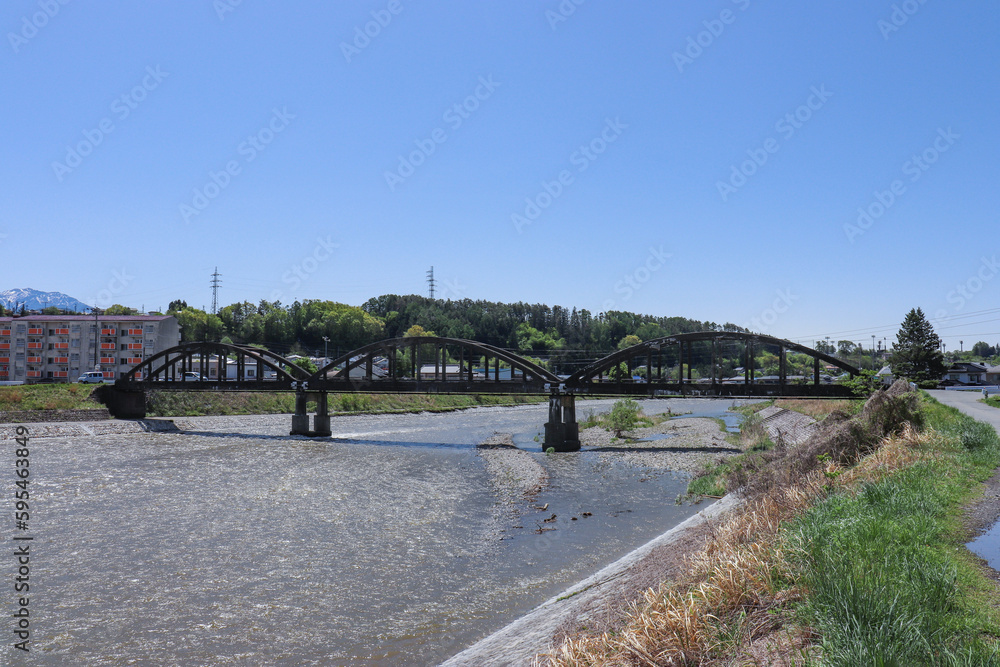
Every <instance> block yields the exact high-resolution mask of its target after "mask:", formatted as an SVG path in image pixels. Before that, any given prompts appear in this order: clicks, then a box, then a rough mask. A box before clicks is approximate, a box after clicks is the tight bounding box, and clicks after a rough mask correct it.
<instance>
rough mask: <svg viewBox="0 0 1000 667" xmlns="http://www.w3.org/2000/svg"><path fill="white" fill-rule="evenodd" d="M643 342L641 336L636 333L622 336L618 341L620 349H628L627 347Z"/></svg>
mask: <svg viewBox="0 0 1000 667" xmlns="http://www.w3.org/2000/svg"><path fill="white" fill-rule="evenodd" d="M641 342H642V339H641V338H639V337H638V336H636V335H635V334H629V335H627V336H625V337H624V338H622V339H621V340H620V341H618V349H619V350H626V349H628V348H630V347H633V346H635V345H638V344H639V343H641Z"/></svg>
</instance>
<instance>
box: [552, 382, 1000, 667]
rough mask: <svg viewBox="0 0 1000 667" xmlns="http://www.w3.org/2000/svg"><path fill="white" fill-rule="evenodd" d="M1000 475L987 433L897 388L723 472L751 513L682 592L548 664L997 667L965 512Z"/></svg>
mask: <svg viewBox="0 0 1000 667" xmlns="http://www.w3.org/2000/svg"><path fill="white" fill-rule="evenodd" d="M998 465H1000V438H998V437H997V433H996V431H995V430H994V429H993V428H992V427H990V426H987V425H983V424H979V423H977V422H975V421H973V420H971V419H969V418H968V417H965V416H964V415H962V414H960V413H959V412H957V411H956V410H953V409H951V408H947V407H944V406H942V405H940V404H938V403H937V402H936V401H934V400H932V399H930V398H929V397H927V396H926V395H921V396H920V397H918V396H917V395H915V394H913V393H910V392H903V390H902V388H901V387H896V388H894V389H893V391H892V392H891V393H890V394H889V395H887V394H880V395H877V396H876V397H875V398H874V399H872V400H871V401H869V402H868V403H867V404H866V405H865V407H864V409H863V410H861V411H860V412H859V413H858V414H857V415H855V416H854V417H853V418H848V416H847V415H846V414H844V413H835V414H833V415H831V416H829V417H827V419H826V420H824V425H823V426H822V428H821V429H820V431H819V432H818V433H817V434H816V436H815V437H814V438H812V439H811V440H809V441H808V442H806V443H804V444H802V445H799V446H797V447H788V448H785V447H780V446H778V447H774V446H771V447H770V448H765V447H761V448H760V449H758V450H757V451H751V452H748V453H747V455H745V456H744V457H743V461H742V463H741V465H740V466H739V467H733V468H730V469H729V470H727V471H725V473H724V474H720V475H718V476H717V480H718V483H719V484H720V485H721V486H723V487H725V488H726V489H728V490H733V489H736V488H742V489H743V492H744V494H745V495H746V505H745V507H744V508H743V509H741V510H739V511H737V512H735V513H734V516H733V517H732V518H731V519H730V520H729V521H728V523H726V524H724V525H722V526H719V527H718V528H717V529H716V530H715V531H714V533H713V535H712V537H711V538H710V540H709V542H708V544H707V545H706V547H705V549H704V550H703V551H701V552H700V553H698V554H695V555H694V557H693V559H692V560H691V565H690V568H689V569H688V571H687V573H686V574H685V575H684V576H682V577H680V578H679V579H678V581H673V582H665V583H664V584H663V585H661V586H660V587H658V588H657V589H651V590H649V591H648V592H647V593H646V594H645V597H644V599H643V600H640V601H639V603H638V605H637V606H636V607H635V608H634V609H633V610H632V611H631V612H629V613H627V614H625V615H624V616H623V617H622V619H621V620H620V622H619V623H618V624H617V626H616V627H615V628H614V630H612V631H608V632H605V633H601V634H597V635H587V634H583V635H578V636H575V637H572V638H571V639H569V640H568V641H567V642H566V643H565V644H564V645H563V647H562V648H561V649H560V651H559V652H557V653H556V654H554V655H553V656H551V657H550V664H554V665H566V666H569V665H602V664H678V665H695V664H719V665H722V664H776V663H780V664H792V663H794V664H800V665H801V664H813V665H969V666H972V665H998V664H1000V614H998V611H997V610H998V608H1000V594H998V589H997V586H996V584H994V583H993V582H992V581H990V580H989V579H988V578H987V577H986V575H985V574H984V572H983V571H982V569H981V568H980V566H979V565H978V562H977V559H976V558H975V557H974V556H972V554H970V553H969V552H968V550H967V549H966V548H965V547H964V542H965V541H966V539H967V532H966V530H965V529H964V528H963V516H964V510H963V508H964V506H965V505H966V504H967V503H969V502H970V501H971V500H972V499H974V498H975V497H977V495H980V494H981V493H982V484H981V483H982V482H983V481H984V480H986V479H987V478H989V477H990V476H991V475H992V474H993V471H994V470H995V468H996V467H997V466H998Z"/></svg>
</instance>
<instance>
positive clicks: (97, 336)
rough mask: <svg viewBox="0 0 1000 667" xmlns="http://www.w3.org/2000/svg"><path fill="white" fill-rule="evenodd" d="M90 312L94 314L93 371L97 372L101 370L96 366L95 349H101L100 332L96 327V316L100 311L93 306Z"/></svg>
mask: <svg viewBox="0 0 1000 667" xmlns="http://www.w3.org/2000/svg"><path fill="white" fill-rule="evenodd" d="M91 310H92V311H93V313H94V370H95V371H99V370H101V367H100V366H98V365H97V349H98V348H99V347H101V346H100V342H101V330H100V329H99V328H98V326H97V315H98V313H99V312H100V310H101V309H100V308H97V307H96V306H95V307H94V308H91Z"/></svg>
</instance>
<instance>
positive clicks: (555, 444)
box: [543, 394, 580, 452]
mask: <svg viewBox="0 0 1000 667" xmlns="http://www.w3.org/2000/svg"><path fill="white" fill-rule="evenodd" d="M550 447H551V448H552V449H554V450H555V451H557V452H578V451H580V425H579V424H577V423H576V396H574V395H573V394H552V395H551V396H550V397H549V421H548V422H546V423H545V446H544V447H543V449H549V448H550Z"/></svg>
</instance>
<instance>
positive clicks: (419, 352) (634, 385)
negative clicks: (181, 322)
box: [107, 331, 860, 451]
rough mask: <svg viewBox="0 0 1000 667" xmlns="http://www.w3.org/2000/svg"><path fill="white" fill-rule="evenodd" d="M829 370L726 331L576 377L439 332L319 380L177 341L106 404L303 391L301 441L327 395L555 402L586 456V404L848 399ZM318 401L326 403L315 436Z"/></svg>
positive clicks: (555, 413) (254, 353)
mask: <svg viewBox="0 0 1000 667" xmlns="http://www.w3.org/2000/svg"><path fill="white" fill-rule="evenodd" d="M734 350H735V351H737V353H738V354H739V358H740V359H741V361H742V362H743V369H744V370H743V377H742V381H739V380H734V379H733V378H723V377H722V376H721V367H720V365H719V363H718V362H719V360H721V359H722V356H723V352H725V353H727V354H726V356H728V357H732V356H734V355H733V351H734ZM761 352H771V353H773V354H775V355H776V356H777V358H778V368H779V374H778V376H776V377H772V378H766V379H762V378H757V377H755V375H754V372H753V368H754V367H755V365H756V364H755V360H756V358H757V355H758V354H760V353H761ZM788 352H798V353H802V354H806V355H808V356H810V357H812V358H813V369H812V370H813V373H812V377H811V378H810V377H801V376H795V377H792V376H789V375H788V374H787V361H786V355H787V354H788ZM821 362H824V363H826V364H829V365H831V366H834V367H836V368H839V369H841V370H842V371H844V372H846V373H849V374H850V375H851V376H852V377H853V376H855V375H857V374H858V373H859V372H860V371H859V370H858V369H857V368H855V367H854V366H851V365H850V364H847V363H845V362H843V361H841V360H840V359H837V358H835V357H832V356H830V355H827V354H824V353H822V352H819V351H818V350H814V349H812V348H809V347H805V346H803V345H799V344H797V343H793V342H791V341H788V340H783V339H780V338H774V337H772V336H765V335H762V334H745V333H737V332H727V331H703V332H697V333H685V334H676V335H673V336H667V337H664V338H657V339H654V340H650V341H646V342H644V343H640V344H638V345H635V346H633V347H629V348H627V349H624V350H620V351H617V352H614V353H613V354H610V355H608V356H606V357H603V358H601V359H597V360H596V361H593V362H591V363H589V364H587V365H585V366H584V367H583V368H581V369H579V370H578V371H577V372H575V373H573V374H572V375H570V376H568V377H567V376H558V375H555V374H554V373H552V372H551V371H549V370H547V369H545V368H542V367H541V366H539V365H538V364H536V363H535V362H533V361H531V360H530V359H527V358H525V357H523V356H521V355H519V354H516V353H513V352H510V351H509V350H504V349H501V348H498V347H494V346H492V345H488V344H486V343H480V342H477V341H472V340H463V339H457V338H441V337H436V336H420V337H411V338H392V339H387V340H382V341H378V342H377V343H372V344H370V345H366V346H364V347H361V348H358V349H357V350H354V351H352V352H348V353H347V354H344V355H343V356H341V357H338V358H337V359H334V360H332V361H331V362H330V363H328V364H326V365H325V366H324V367H323V368H320V369H319V370H317V371H316V372H315V373H311V374H310V373H309V372H307V371H306V370H304V369H302V368H301V367H299V366H297V365H296V364H295V363H293V362H292V361H291V360H289V359H286V358H284V357H282V356H279V355H277V354H274V353H273V352H270V351H268V350H264V349H261V348H256V347H249V346H244V345H230V344H225V343H208V342H200V343H185V344H182V345H178V346H177V347H173V348H170V349H169V350H164V351H162V352H160V353H158V354H156V355H153V356H152V357H149V358H148V359H146V360H144V361H143V362H142V363H140V364H138V365H137V366H135V367H134V368H132V369H131V370H130V371H128V372H127V373H126V374H125V375H124V376H123V377H122V378H120V379H119V380H117V381H116V382H115V384H114V387H113V388H111V389H110V391H108V392H107V399H108V407H109V408H110V410H111V412H112V414H114V415H115V416H116V417H121V418H142V417H145V413H146V408H145V405H146V393H147V392H149V391H285V392H295V413H294V415H293V416H292V430H291V433H292V434H293V435H309V436H329V435H330V434H331V431H330V414H329V411H328V403H327V395H328V394H329V393H331V392H333V393H344V392H368V393H427V394H443V393H451V394H482V393H500V394H536V395H547V396H549V421H548V422H547V423H546V424H545V447H546V448H548V447H552V448H554V449H555V450H556V451H576V450H578V449H579V448H580V441H579V433H578V426H577V422H576V410H575V397H576V396H615V395H628V396H649V397H655V396H819V397H841V396H850V395H851V392H850V391H849V389H848V388H847V387H845V386H843V385H837V384H827V383H823V382H821V376H820V364H821ZM696 364H697V365H699V366H705V365H706V364H708V367H709V369H710V377H708V378H700V379H697V380H695V379H692V367H693V366H695V365H696ZM640 369H642V370H641V371H640ZM637 372H639V373H640V374H642V375H643V377H642V378H641V379H639V380H636V379H634V377H633V375H634V374H635V373H637ZM191 374H197V378H198V379H194V377H195V376H193V375H191ZM308 401H315V402H316V406H317V407H316V414H315V415H314V418H313V428H312V429H310V428H309V414H308V411H307V403H308Z"/></svg>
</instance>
